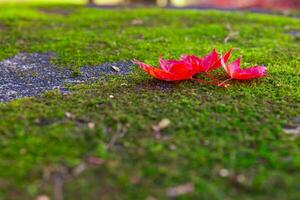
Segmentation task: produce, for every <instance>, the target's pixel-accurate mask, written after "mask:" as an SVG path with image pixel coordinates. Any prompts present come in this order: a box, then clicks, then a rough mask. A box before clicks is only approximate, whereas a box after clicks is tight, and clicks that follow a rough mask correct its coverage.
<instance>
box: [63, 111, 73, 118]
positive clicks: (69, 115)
mask: <svg viewBox="0 0 300 200" xmlns="http://www.w3.org/2000/svg"><path fill="white" fill-rule="evenodd" d="M65 116H66V118H69V119H75V115H74V114H72V113H70V112H65Z"/></svg>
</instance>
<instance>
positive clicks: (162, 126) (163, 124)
mask: <svg viewBox="0 0 300 200" xmlns="http://www.w3.org/2000/svg"><path fill="white" fill-rule="evenodd" d="M170 125H171V121H170V120H169V119H167V118H163V119H162V120H160V122H159V123H158V124H156V125H153V126H152V129H153V131H154V134H155V137H156V138H157V139H160V138H161V131H162V130H163V129H165V128H167V127H169V126H170Z"/></svg>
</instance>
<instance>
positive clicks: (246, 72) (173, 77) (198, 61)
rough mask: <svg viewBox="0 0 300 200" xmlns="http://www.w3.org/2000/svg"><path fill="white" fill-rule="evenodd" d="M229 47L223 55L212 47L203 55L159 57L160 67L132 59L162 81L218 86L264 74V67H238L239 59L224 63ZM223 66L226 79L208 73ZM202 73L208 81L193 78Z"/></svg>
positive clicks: (226, 59)
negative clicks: (188, 81)
mask: <svg viewBox="0 0 300 200" xmlns="http://www.w3.org/2000/svg"><path fill="white" fill-rule="evenodd" d="M231 53H232V50H231V49H230V50H229V51H228V52H226V53H225V54H224V55H220V54H219V53H218V52H217V51H216V49H213V50H212V51H211V52H210V53H209V54H207V55H205V56H204V57H197V56H195V55H182V56H181V57H180V59H179V60H164V59H162V58H159V65H160V68H156V67H153V66H150V65H147V64H145V63H143V62H140V61H134V63H135V64H137V65H138V66H139V67H140V68H141V69H143V70H144V71H145V72H147V73H148V74H149V75H150V76H152V77H154V78H157V79H159V80H164V81H182V80H188V79H191V80H195V81H198V82H202V83H206V84H215V85H218V86H224V87H226V86H228V84H225V82H227V81H228V80H231V79H238V80H248V79H253V78H260V77H263V76H265V75H266V70H267V69H266V67H263V66H253V67H250V68H246V69H241V68H240V62H241V59H240V58H239V59H237V60H235V61H234V62H232V63H231V64H226V63H227V61H228V60H229V58H230V56H231ZM221 66H222V67H223V68H224V69H225V71H226V73H227V74H228V76H229V77H230V78H229V79H227V80H226V81H223V82H222V81H219V80H217V79H216V78H214V77H213V76H211V75H210V74H209V72H210V71H212V70H215V69H218V68H220V67H221ZM199 73H204V74H205V75H206V77H207V78H209V79H211V81H210V82H208V81H204V80H201V79H198V78H194V76H195V75H196V74H199Z"/></svg>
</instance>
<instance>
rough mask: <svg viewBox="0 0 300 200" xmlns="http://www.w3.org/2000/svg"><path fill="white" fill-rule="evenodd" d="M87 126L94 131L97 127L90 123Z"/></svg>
mask: <svg viewBox="0 0 300 200" xmlns="http://www.w3.org/2000/svg"><path fill="white" fill-rule="evenodd" d="M87 126H88V128H89V129H94V128H95V126H96V125H95V123H94V122H89V123H88V124H87Z"/></svg>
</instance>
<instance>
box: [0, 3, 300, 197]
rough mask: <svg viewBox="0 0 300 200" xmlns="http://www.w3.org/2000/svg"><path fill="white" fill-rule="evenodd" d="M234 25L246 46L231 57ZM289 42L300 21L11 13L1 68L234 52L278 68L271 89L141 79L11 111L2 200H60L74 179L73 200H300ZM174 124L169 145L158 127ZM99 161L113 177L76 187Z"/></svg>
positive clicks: (295, 50) (106, 80) (0, 108)
mask: <svg viewBox="0 0 300 200" xmlns="http://www.w3.org/2000/svg"><path fill="white" fill-rule="evenodd" d="M134 20H135V21H134ZM136 20H139V23H136V22H137V21H136ZM227 24H230V25H231V27H232V29H233V30H234V31H238V32H239V35H238V36H237V37H235V38H233V39H232V40H230V41H229V42H228V43H227V44H224V42H223V40H224V38H225V37H226V36H227V35H228V30H227V28H226V26H227ZM289 31H300V21H299V19H292V18H288V17H283V16H270V15H262V14H251V13H247V12H246V13H242V12H234V13H232V12H219V11H191V10H185V11H183V10H162V9H154V8H153V9H148V8H145V9H143V8H139V9H113V10H108V9H93V8H85V7H81V6H69V5H66V6H62V5H61V6H51V7H49V6H48V7H47V6H45V5H44V6H43V7H41V6H38V5H36V6H28V5H27V6H25V5H23V6H20V5H19V6H9V5H6V6H5V5H1V7H0V38H1V40H0V46H1V50H0V59H4V58H8V57H10V56H13V55H15V54H17V53H19V52H55V53H56V54H57V55H58V56H57V58H56V59H55V60H53V62H55V63H56V64H58V65H59V66H61V67H67V68H70V69H73V70H74V71H76V70H77V69H78V67H80V66H84V65H97V64H100V63H103V62H108V61H118V60H128V59H133V58H136V59H139V60H143V61H145V62H147V63H152V64H155V63H156V62H157V58H158V56H159V55H160V54H163V55H164V56H165V57H167V58H176V57H178V56H179V55H180V54H182V53H193V54H198V55H202V54H205V53H208V52H209V51H210V50H211V49H212V48H214V47H216V48H217V49H218V50H220V51H222V52H224V51H225V50H227V49H229V48H230V47H233V48H235V52H234V58H236V57H237V56H238V55H243V61H244V66H243V67H246V66H250V65H255V64H264V65H266V66H267V67H268V72H269V74H270V75H271V77H269V78H263V79H259V80H253V81H245V82H237V81H235V82H232V84H231V86H230V87H229V88H226V89H224V88H218V87H215V86H207V85H201V84H200V83H196V82H191V81H185V82H181V83H164V82H160V81H157V80H154V79H152V78H150V77H148V76H147V75H145V74H144V73H143V72H142V71H140V70H137V69H135V70H134V72H133V73H132V74H131V75H128V76H104V77H102V78H99V80H98V81H97V82H96V83H94V84H82V85H77V86H70V90H72V94H70V95H61V94H60V93H59V92H57V91H53V92H48V93H47V94H45V95H43V96H41V97H36V98H27V99H19V100H15V101H12V102H9V103H5V104H1V105H0V115H1V120H0V133H1V134H0V147H1V151H0V186H1V187H0V199H32V198H34V197H35V196H37V195H39V194H47V195H49V196H51V197H53V195H54V193H55V192H53V190H55V189H53V185H55V184H57V183H56V181H55V180H54V179H55V178H53V177H52V176H53V174H54V175H55V174H59V175H60V176H64V177H62V179H64V180H65V181H64V190H63V195H64V197H65V199H145V198H147V197H150V196H151V197H155V198H158V199H166V198H167V196H166V188H168V187H173V186H177V185H180V184H184V183H192V184H193V185H194V192H193V193H190V194H187V195H183V196H180V197H179V199H299V198H300V193H299V190H300V185H299V179H300V172H299V167H300V151H299V149H300V140H299V138H297V137H293V136H290V135H286V134H285V133H284V132H283V129H282V127H283V126H284V125H285V124H288V123H289V120H290V119H292V118H294V117H296V116H299V113H300V107H299V102H300V87H299V84H300V57H299V55H300V43H299V39H297V38H295V37H294V36H293V35H291V34H287V33H288V32H289ZM215 75H216V76H218V77H219V78H223V79H226V77H225V75H224V73H223V72H221V71H217V72H216V73H215ZM110 95H113V96H114V98H110ZM66 113H68V114H66ZM163 118H168V119H170V121H171V125H170V126H169V127H168V128H166V129H164V130H162V133H161V134H162V138H160V139H157V138H156V137H155V135H154V133H153V129H152V126H153V125H155V124H157V123H158V122H159V121H160V120H161V119H163ZM91 123H94V124H95V127H93V126H91ZM112 141H113V142H112ZM90 156H94V157H98V158H100V159H101V160H102V161H103V163H101V164H99V165H96V166H90V165H88V167H87V169H86V170H85V171H84V172H83V173H81V174H80V175H78V176H71V175H70V174H71V172H72V170H74V169H75V168H76V166H78V165H80V163H82V162H84V161H85V160H86V159H87V158H89V157H90ZM63 169H64V170H63ZM222 169H227V170H228V171H229V175H228V176H227V177H222V176H220V174H219V173H220V170H222ZM49 174H50V175H49ZM48 175H49V176H50V178H49V177H48ZM51 177H52V178H51ZM55 187H56V186H55ZM55 187H54V188H55ZM56 190H57V189H56ZM56 190H55V191H56ZM56 193H57V191H56ZM56 195H57V194H56Z"/></svg>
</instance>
